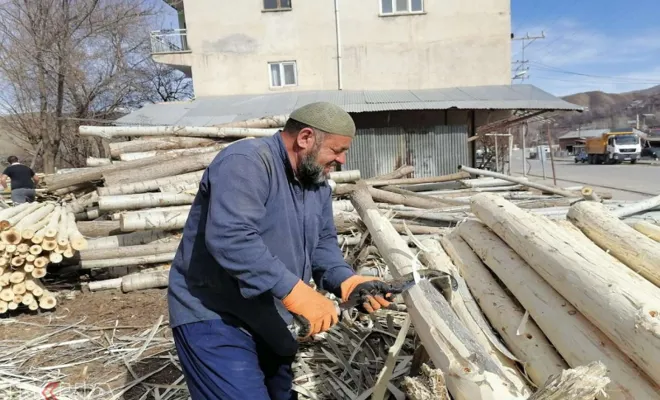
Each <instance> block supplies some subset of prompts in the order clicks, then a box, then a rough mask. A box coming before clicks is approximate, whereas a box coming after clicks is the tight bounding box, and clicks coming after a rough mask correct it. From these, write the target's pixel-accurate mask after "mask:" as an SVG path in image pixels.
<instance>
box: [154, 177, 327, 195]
mask: <svg viewBox="0 0 660 400" xmlns="http://www.w3.org/2000/svg"><path fill="white" fill-rule="evenodd" d="M328 182H332V181H331V180H329V181H328ZM159 189H160V191H161V192H163V193H188V194H193V193H197V190H198V189H199V182H178V183H171V184H169V185H165V186H161V187H160V188H159Z"/></svg>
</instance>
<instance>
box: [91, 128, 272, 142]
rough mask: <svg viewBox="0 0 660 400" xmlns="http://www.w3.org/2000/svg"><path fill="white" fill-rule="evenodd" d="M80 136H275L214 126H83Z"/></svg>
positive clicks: (255, 131) (266, 130)
mask: <svg viewBox="0 0 660 400" xmlns="http://www.w3.org/2000/svg"><path fill="white" fill-rule="evenodd" d="M79 132H80V136H98V137H102V138H104V139H112V138H113V137H117V136H192V137H206V138H244V137H267V136H273V134H274V133H275V132H276V131H275V130H274V129H256V128H218V127H213V126H95V125H93V126H87V125H81V126H80V129H79Z"/></svg>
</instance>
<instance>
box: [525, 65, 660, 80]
mask: <svg viewBox="0 0 660 400" xmlns="http://www.w3.org/2000/svg"><path fill="white" fill-rule="evenodd" d="M530 63H531V64H534V65H536V66H537V67H538V68H539V69H541V70H544V71H548V72H555V73H558V74H566V75H576V76H584V77H587V78H596V79H613V80H619V81H624V83H638V82H639V83H656V84H660V79H653V78H633V77H626V76H608V75H595V74H585V73H581V72H575V71H569V70H565V69H561V68H557V67H553V66H551V65H546V64H543V63H541V62H538V61H530Z"/></svg>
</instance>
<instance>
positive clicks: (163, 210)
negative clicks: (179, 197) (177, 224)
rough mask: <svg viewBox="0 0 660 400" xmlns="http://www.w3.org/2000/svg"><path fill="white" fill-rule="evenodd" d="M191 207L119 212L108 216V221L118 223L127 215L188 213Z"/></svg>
mask: <svg viewBox="0 0 660 400" xmlns="http://www.w3.org/2000/svg"><path fill="white" fill-rule="evenodd" d="M191 207H192V206H190V205H182V206H171V207H156V208H144V209H140V210H133V211H120V212H116V213H114V214H112V215H110V219H112V220H113V221H119V220H120V219H121V217H122V215H128V214H153V213H172V212H176V213H179V212H185V213H189V212H190V208H191Z"/></svg>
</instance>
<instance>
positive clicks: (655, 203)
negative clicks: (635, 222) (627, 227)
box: [614, 196, 660, 218]
mask: <svg viewBox="0 0 660 400" xmlns="http://www.w3.org/2000/svg"><path fill="white" fill-rule="evenodd" d="M657 207H660V196H655V197H651V198H648V199H644V200H642V201H640V202H637V203H633V204H629V205H627V206H624V207H621V208H619V209H616V210H615V211H614V215H616V216H617V217H619V218H625V217H628V216H631V215H634V214H639V213H641V212H643V211H646V210H651V209H653V208H657Z"/></svg>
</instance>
